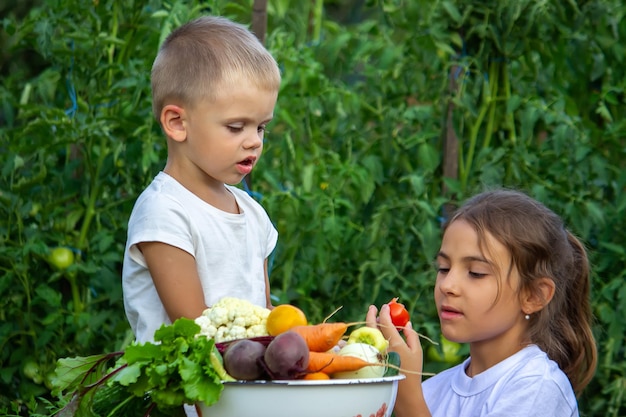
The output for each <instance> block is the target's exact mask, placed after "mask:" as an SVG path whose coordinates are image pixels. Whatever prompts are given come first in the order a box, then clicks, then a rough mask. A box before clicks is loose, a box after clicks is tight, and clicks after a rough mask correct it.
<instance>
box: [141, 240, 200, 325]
mask: <svg viewBox="0 0 626 417" xmlns="http://www.w3.org/2000/svg"><path fill="white" fill-rule="evenodd" d="M137 246H138V247H139V250H140V251H141V252H142V253H143V256H144V259H145V260H146V264H147V265H148V269H149V270H150V275H152V281H153V282H154V286H155V287H156V290H157V292H158V294H159V297H160V298H161V302H162V303H163V306H164V307H165V311H166V312H167V315H168V316H169V318H170V320H171V321H174V320H176V319H178V318H181V317H186V318H189V319H195V318H196V317H199V316H200V315H201V314H202V312H203V311H204V310H205V309H206V308H207V306H206V304H205V302H204V292H203V290H202V285H201V284H200V277H199V276H198V269H197V267H196V259H195V258H194V257H193V256H192V255H191V254H190V253H188V252H185V251H184V250H182V249H179V248H176V247H174V246H171V245H168V244H166V243H162V242H142V243H139V244H138V245H137Z"/></svg>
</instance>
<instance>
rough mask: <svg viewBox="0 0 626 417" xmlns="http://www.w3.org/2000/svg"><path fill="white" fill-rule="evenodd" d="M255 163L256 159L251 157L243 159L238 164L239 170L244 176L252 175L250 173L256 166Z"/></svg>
mask: <svg viewBox="0 0 626 417" xmlns="http://www.w3.org/2000/svg"><path fill="white" fill-rule="evenodd" d="M255 162H256V157H254V156H249V157H248V158H245V159H242V160H241V161H239V162H237V169H238V170H239V172H240V173H241V174H242V175H247V174H249V173H250V171H252V167H253V166H254V163H255Z"/></svg>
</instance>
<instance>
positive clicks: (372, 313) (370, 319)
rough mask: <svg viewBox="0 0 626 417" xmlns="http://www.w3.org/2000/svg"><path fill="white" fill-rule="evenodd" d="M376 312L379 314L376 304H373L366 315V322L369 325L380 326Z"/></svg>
mask: <svg viewBox="0 0 626 417" xmlns="http://www.w3.org/2000/svg"><path fill="white" fill-rule="evenodd" d="M376 314H378V309H377V308H376V306H374V305H371V306H370V307H369V309H368V310H367V315H366V316H365V324H366V325H367V326H369V327H378V320H377V319H376Z"/></svg>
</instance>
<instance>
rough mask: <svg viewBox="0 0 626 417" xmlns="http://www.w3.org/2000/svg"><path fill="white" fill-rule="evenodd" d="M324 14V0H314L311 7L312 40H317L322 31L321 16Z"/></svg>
mask: <svg viewBox="0 0 626 417" xmlns="http://www.w3.org/2000/svg"><path fill="white" fill-rule="evenodd" d="M323 14H324V0H316V1H315V6H314V9H313V42H319V41H320V37H321V33H322V17H323Z"/></svg>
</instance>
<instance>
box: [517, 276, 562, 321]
mask: <svg viewBox="0 0 626 417" xmlns="http://www.w3.org/2000/svg"><path fill="white" fill-rule="evenodd" d="M554 289H555V284H554V281H553V280H552V279H550V278H547V277H544V278H539V280H538V281H537V282H536V283H535V288H534V290H531V291H528V292H525V294H524V299H523V300H522V311H523V312H524V314H532V313H536V312H537V311H539V310H541V309H543V308H544V307H545V306H546V305H548V303H549V302H550V301H551V300H552V297H554Z"/></svg>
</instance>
